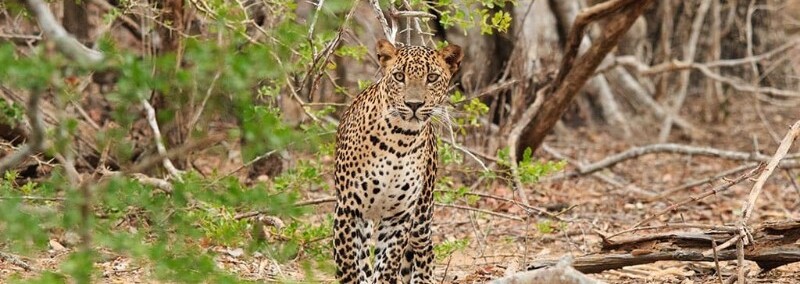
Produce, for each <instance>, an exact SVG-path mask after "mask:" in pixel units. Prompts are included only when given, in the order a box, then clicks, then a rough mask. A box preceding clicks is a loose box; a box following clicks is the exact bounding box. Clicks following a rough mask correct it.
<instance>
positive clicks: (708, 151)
mask: <svg viewBox="0 0 800 284" xmlns="http://www.w3.org/2000/svg"><path fill="white" fill-rule="evenodd" d="M656 153H670V154H684V155H698V156H709V157H718V158H723V159H728V160H736V161H756V162H766V161H767V160H768V159H769V157H767V156H765V155H761V154H758V153H745V152H737V151H728V150H720V149H716V148H710V147H699V146H690V145H681V144H652V145H647V146H641V147H633V148H630V149H628V150H625V151H623V152H621V153H617V154H614V155H611V156H609V157H606V158H604V159H602V160H600V161H598V162H596V163H592V164H589V165H586V166H585V167H579V168H578V169H576V171H575V172H572V173H567V174H564V175H565V176H567V177H574V176H578V175H586V174H591V173H594V172H596V171H599V170H602V169H605V168H608V167H612V166H614V165H616V164H618V163H620V162H623V161H626V160H629V159H634V158H638V157H640V156H644V155H648V154H656ZM791 157H792V158H796V157H795V156H791ZM797 163H798V161H786V163H785V164H783V165H782V166H787V167H789V166H796V164H797Z"/></svg>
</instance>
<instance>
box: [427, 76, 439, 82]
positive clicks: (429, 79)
mask: <svg viewBox="0 0 800 284" xmlns="http://www.w3.org/2000/svg"><path fill="white" fill-rule="evenodd" d="M436 80H439V75H438V74H428V83H433V82H436Z"/></svg>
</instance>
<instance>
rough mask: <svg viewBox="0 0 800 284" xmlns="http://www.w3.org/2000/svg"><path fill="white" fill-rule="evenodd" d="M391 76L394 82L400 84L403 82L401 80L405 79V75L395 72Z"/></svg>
mask: <svg viewBox="0 0 800 284" xmlns="http://www.w3.org/2000/svg"><path fill="white" fill-rule="evenodd" d="M392 76H393V77H394V79H395V80H397V82H401V83H402V82H403V80H405V79H406V75H405V74H403V73H402V72H396V73H394V74H392Z"/></svg>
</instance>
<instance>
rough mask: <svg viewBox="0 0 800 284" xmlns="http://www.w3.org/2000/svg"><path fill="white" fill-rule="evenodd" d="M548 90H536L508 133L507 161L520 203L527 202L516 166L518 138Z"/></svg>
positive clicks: (537, 110) (542, 102)
mask: <svg viewBox="0 0 800 284" xmlns="http://www.w3.org/2000/svg"><path fill="white" fill-rule="evenodd" d="M547 92H550V88H549V87H544V88H541V89H539V91H537V92H536V98H535V99H534V100H533V104H531V105H530V106H529V107H528V109H526V110H525V112H523V113H522V116H520V118H519V120H518V121H517V122H516V125H515V126H514V128H512V129H511V132H510V133H509V134H508V142H507V146H508V149H509V150H508V156H509V160H510V161H509V163H510V164H511V177H512V178H513V180H514V189H515V190H516V192H517V194H519V198H520V199H521V201H522V204H525V205H529V204H528V197H527V195H526V194H525V187H524V186H523V185H522V180H521V179H520V176H519V170H518V168H517V163H518V161H519V157H518V156H517V153H519V152H521V151H519V149H517V148H518V147H519V146H518V145H519V140H520V137H521V136H522V132H523V131H524V130H525V127H527V125H528V124H530V123H531V122H532V121H533V118H534V117H536V114H537V113H539V109H540V108H541V107H542V105H543V104H544V97H545V93H547Z"/></svg>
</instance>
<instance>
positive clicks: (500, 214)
mask: <svg viewBox="0 0 800 284" xmlns="http://www.w3.org/2000/svg"><path fill="white" fill-rule="evenodd" d="M434 204H436V206H441V207H450V208H455V209H461V210H469V211H475V212H480V213H483V214H487V215H492V216H495V217H501V218H505V219H510V220H514V221H520V222H522V221H525V220H524V219H523V218H522V217H519V216H514V215H508V214H503V213H497V212H493V211H489V210H485V209H480V208H475V207H469V206H462V205H456V204H445V203H440V202H435V203H434Z"/></svg>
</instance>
